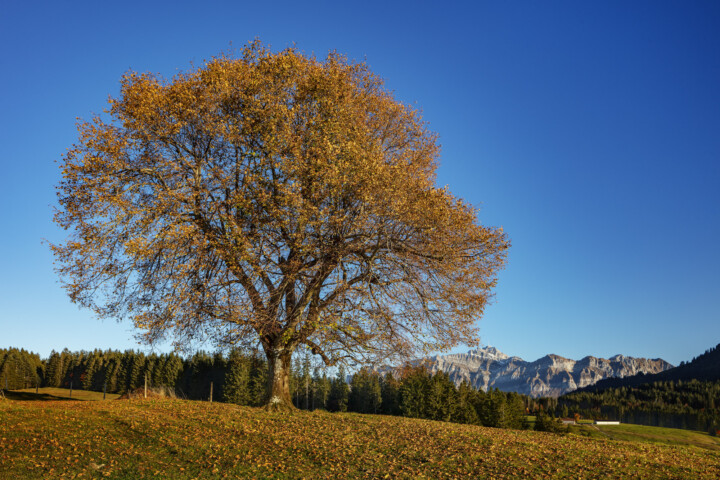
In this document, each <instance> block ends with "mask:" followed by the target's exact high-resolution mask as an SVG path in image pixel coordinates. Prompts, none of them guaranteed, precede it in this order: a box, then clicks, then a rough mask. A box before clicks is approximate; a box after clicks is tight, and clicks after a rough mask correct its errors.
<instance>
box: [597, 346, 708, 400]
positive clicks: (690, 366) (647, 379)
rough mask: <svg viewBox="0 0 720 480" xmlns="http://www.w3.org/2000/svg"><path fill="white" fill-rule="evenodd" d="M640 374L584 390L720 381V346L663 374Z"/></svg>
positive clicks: (608, 380)
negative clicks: (690, 381)
mask: <svg viewBox="0 0 720 480" xmlns="http://www.w3.org/2000/svg"><path fill="white" fill-rule="evenodd" d="M647 373H649V372H645V373H639V374H636V375H633V376H626V377H624V378H607V379H604V380H602V381H599V382H597V383H596V384H593V385H589V386H587V387H585V388H583V390H587V391H599V390H604V389H606V388H618V387H636V386H638V385H642V384H645V383H652V382H677V381H679V380H682V381H689V380H699V381H703V382H716V381H720V344H718V345H717V346H715V347H714V348H711V349H709V350H706V351H705V353H703V354H702V355H699V356H697V357H695V358H693V359H692V360H691V361H690V362H688V363H684V362H683V363H681V364H680V365H678V366H677V367H673V368H670V369H667V370H663V371H661V372H657V373H652V374H647Z"/></svg>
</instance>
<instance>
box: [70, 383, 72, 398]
mask: <svg viewBox="0 0 720 480" xmlns="http://www.w3.org/2000/svg"><path fill="white" fill-rule="evenodd" d="M70 398H72V380H70Z"/></svg>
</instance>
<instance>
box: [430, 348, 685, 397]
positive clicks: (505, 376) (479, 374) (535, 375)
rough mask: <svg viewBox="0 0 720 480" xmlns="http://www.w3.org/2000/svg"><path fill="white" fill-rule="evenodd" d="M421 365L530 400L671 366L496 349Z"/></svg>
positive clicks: (623, 358)
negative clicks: (526, 356)
mask: <svg viewBox="0 0 720 480" xmlns="http://www.w3.org/2000/svg"><path fill="white" fill-rule="evenodd" d="M423 363H424V364H425V366H426V367H427V368H428V369H429V370H430V371H431V372H433V373H434V372H437V371H442V372H445V373H447V374H448V375H449V376H450V378H451V379H452V380H453V381H454V382H455V383H456V384H460V383H462V382H463V381H466V382H468V383H470V384H471V385H472V386H474V387H475V388H481V389H483V390H485V391H487V390H488V389H492V388H498V389H500V390H503V391H506V392H518V393H522V394H525V395H529V396H531V397H558V396H560V395H562V394H564V393H566V392H569V391H572V390H575V389H578V388H583V387H586V386H589V385H592V384H594V383H595V382H598V381H599V380H602V379H605V378H611V377H627V376H631V375H636V374H638V373H658V372H662V371H664V370H667V369H669V368H672V367H673V366H672V365H671V364H669V363H668V362H666V361H665V360H662V359H660V358H656V359H652V360H650V359H647V358H634V357H626V356H623V355H615V356H614V357H610V358H608V359H605V358H595V357H590V356H588V357H585V358H583V359H581V360H571V359H569V358H564V357H561V356H559V355H552V354H551V355H545V356H544V357H542V358H540V359H538V360H535V361H534V362H527V361H525V360H523V359H522V358H520V357H511V356H509V355H506V354H504V353H502V352H501V351H499V350H498V349H496V348H495V347H483V348H478V349H475V350H470V351H469V352H468V353H458V354H449V355H437V356H434V357H429V358H427V359H425V360H423Z"/></svg>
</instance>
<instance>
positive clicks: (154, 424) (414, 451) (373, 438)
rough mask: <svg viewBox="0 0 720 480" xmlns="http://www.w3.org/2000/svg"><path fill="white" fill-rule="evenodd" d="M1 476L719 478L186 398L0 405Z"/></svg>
mask: <svg viewBox="0 0 720 480" xmlns="http://www.w3.org/2000/svg"><path fill="white" fill-rule="evenodd" d="M0 441H1V442H2V443H1V444H0V445H2V448H1V449H0V478H14V479H23V478H59V477H61V476H65V477H68V478H71V477H74V478H77V477H81V476H82V477H81V478H101V477H105V478H132V479H140V478H150V477H152V478H168V479H170V478H172V479H189V478H223V477H226V478H243V479H246V478H257V479H269V478H288V479H290V478H293V479H295V478H298V479H299V478H313V479H318V478H328V479H330V478H332V479H336V478H413V479H415V478H432V479H439V478H573V479H576V478H655V479H657V478H693V479H717V478H719V477H720V455H718V454H717V453H714V452H709V451H705V450H702V449H699V448H694V447H690V448H679V447H668V446H660V445H650V444H642V443H629V442H618V441H612V440H607V439H591V438H583V437H579V436H574V435H567V436H558V435H554V434H547V433H540V432H530V431H517V430H501V429H491V428H483V427H476V426H469V425H457V424H448V423H441V422H433V421H426V420H414V419H407V418H400V417H385V416H372V415H359V414H329V413H324V412H318V411H316V412H313V413H308V412H298V413H295V414H291V415H283V414H269V413H266V412H264V411H263V410H259V409H253V408H247V407H237V406H233V405H228V404H218V403H213V404H210V403H206V402H193V401H182V400H159V399H158V400H125V401H123V400H115V401H105V402H65V401H55V402H15V401H9V400H4V401H0Z"/></svg>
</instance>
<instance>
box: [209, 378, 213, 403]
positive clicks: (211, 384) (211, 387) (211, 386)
mask: <svg viewBox="0 0 720 480" xmlns="http://www.w3.org/2000/svg"><path fill="white" fill-rule="evenodd" d="M212 391H213V382H210V403H212Z"/></svg>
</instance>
